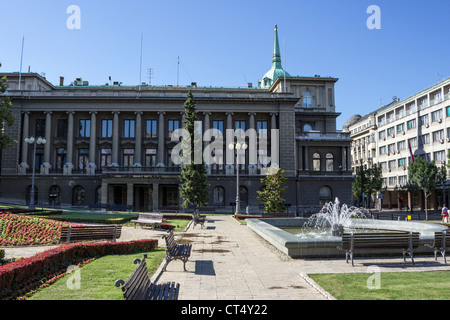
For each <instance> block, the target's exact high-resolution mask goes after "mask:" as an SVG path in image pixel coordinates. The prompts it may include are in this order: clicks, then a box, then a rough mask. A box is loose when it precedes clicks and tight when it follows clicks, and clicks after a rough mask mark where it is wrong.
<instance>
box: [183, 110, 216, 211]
mask: <svg viewBox="0 0 450 320" xmlns="http://www.w3.org/2000/svg"><path fill="white" fill-rule="evenodd" d="M203 114H204V116H205V119H204V121H203V127H204V128H203V130H204V131H203V133H204V141H203V149H202V155H203V151H204V150H205V148H206V146H207V145H209V143H210V142H211V135H210V134H209V129H210V127H211V124H210V120H209V116H210V115H211V112H204V113H203ZM205 166H206V170H207V174H208V175H210V174H211V165H210V164H205ZM180 207H181V206H180Z"/></svg>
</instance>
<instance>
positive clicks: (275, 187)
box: [256, 167, 287, 213]
mask: <svg viewBox="0 0 450 320" xmlns="http://www.w3.org/2000/svg"><path fill="white" fill-rule="evenodd" d="M286 181H287V178H285V177H284V170H282V169H281V168H277V167H271V168H269V172H268V174H267V175H266V177H265V178H263V179H261V183H262V184H263V185H264V188H263V189H262V190H261V191H256V192H257V193H258V200H259V201H260V202H261V203H262V204H263V205H264V212H265V213H278V212H284V211H285V210H286V204H285V199H283V195H284V193H285V192H286V190H287V186H283V185H284V184H285V183H286Z"/></svg>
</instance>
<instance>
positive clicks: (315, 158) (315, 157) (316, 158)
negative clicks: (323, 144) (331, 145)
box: [313, 152, 320, 171]
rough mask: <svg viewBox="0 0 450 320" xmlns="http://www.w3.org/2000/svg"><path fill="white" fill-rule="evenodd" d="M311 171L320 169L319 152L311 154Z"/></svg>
mask: <svg viewBox="0 0 450 320" xmlns="http://www.w3.org/2000/svg"><path fill="white" fill-rule="evenodd" d="M313 171H320V154H319V153H317V152H316V153H314V154H313Z"/></svg>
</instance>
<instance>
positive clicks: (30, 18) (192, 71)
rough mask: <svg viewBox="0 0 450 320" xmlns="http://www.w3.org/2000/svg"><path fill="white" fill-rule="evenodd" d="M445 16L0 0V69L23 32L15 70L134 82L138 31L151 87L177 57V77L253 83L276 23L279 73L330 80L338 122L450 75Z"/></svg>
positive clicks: (426, 7)
mask: <svg viewBox="0 0 450 320" xmlns="http://www.w3.org/2000/svg"><path fill="white" fill-rule="evenodd" d="M70 5H77V6H79V7H80V9H81V29H79V30H69V29H68V28H67V25H66V20H67V19H68V18H69V16H70V14H67V12H66V11H67V8H68V7H69V6H70ZM370 5H377V6H379V8H380V10H381V29H379V30H369V29H368V28H367V26H366V21H367V19H368V18H369V17H370V14H368V13H367V12H366V10H367V8H368V7H369V6H370ZM448 12H450V2H448V1H445V0H428V1H425V0H420V1H417V0H416V1H412V0H410V1H404V0H395V1H393V0H370V1H366V0H307V1H306V0H290V1H288V0H279V1H274V0H272V1H267V0H258V1H253V0H240V1H235V0H227V1H216V0H201V1H198V0H192V1H178V0H174V1H168V0H147V1H144V0H140V1H138V0H128V1H119V0H109V1H101V0H96V1H85V0H70V1H66V0H58V1H55V0H40V1H33V0H22V1H6V0H0V17H1V24H2V26H3V33H2V41H1V44H0V62H1V63H2V68H1V69H0V71H3V72H15V71H19V67H20V53H21V45H22V37H25V50H24V57H23V67H22V71H24V72H25V71H27V70H28V67H30V68H31V71H32V72H37V73H45V74H46V77H47V79H48V80H49V81H50V82H52V83H54V84H58V83H59V77H60V76H64V77H65V81H66V83H70V82H72V81H73V80H74V79H75V78H77V77H82V78H83V80H87V81H89V82H90V84H98V85H100V84H105V83H106V82H108V78H109V76H111V77H112V79H113V80H114V81H120V82H122V83H123V84H124V85H137V84H138V83H139V79H140V70H139V65H140V41H141V34H143V39H144V41H143V44H144V45H143V67H142V81H146V82H148V78H147V69H148V68H152V69H153V71H154V73H153V78H152V80H151V82H152V84H153V85H169V84H172V85H175V84H176V82H177V58H178V57H180V60H181V65H180V77H179V84H180V85H187V84H190V83H191V82H197V84H198V85H199V86H210V85H211V86H224V87H225V86H233V87H234V86H246V84H247V82H252V83H253V84H254V85H256V84H257V82H258V80H260V79H261V77H262V76H263V75H264V74H265V73H266V71H268V70H269V69H270V66H271V58H272V46H273V28H274V25H275V24H277V25H278V30H279V37H280V44H281V50H282V59H283V63H286V69H287V71H288V72H289V73H290V74H291V75H294V76H295V75H300V76H314V75H316V74H317V75H321V76H332V77H336V78H339V81H338V83H337V85H336V109H337V111H338V112H341V113H342V115H341V116H340V117H339V118H338V122H337V126H338V129H341V127H342V124H343V123H344V122H345V121H346V120H347V119H348V118H349V117H350V116H352V115H353V114H355V113H358V114H361V115H364V114H366V113H368V112H371V111H373V110H375V109H376V108H378V107H380V105H381V103H382V104H387V103H389V102H391V101H392V97H393V96H397V97H399V98H400V99H404V98H407V97H409V96H411V95H413V94H414V93H416V92H418V91H420V90H422V89H425V88H427V87H429V86H431V85H433V84H435V83H436V82H438V81H439V80H443V79H445V78H447V77H449V76H450V63H449V52H450V40H449V37H448V30H449V27H448ZM5 26H7V27H6V28H5ZM283 43H284V44H283ZM285 57H286V59H285V61H284V58H285Z"/></svg>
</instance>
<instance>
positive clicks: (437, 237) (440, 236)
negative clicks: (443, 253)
mask: <svg viewBox="0 0 450 320" xmlns="http://www.w3.org/2000/svg"><path fill="white" fill-rule="evenodd" d="M445 233H446V235H445V247H446V248H447V247H449V246H450V233H449V232H446V231H445ZM442 240H444V231H439V232H435V233H434V245H435V246H436V247H437V246H441V245H442V244H443V243H442Z"/></svg>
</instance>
